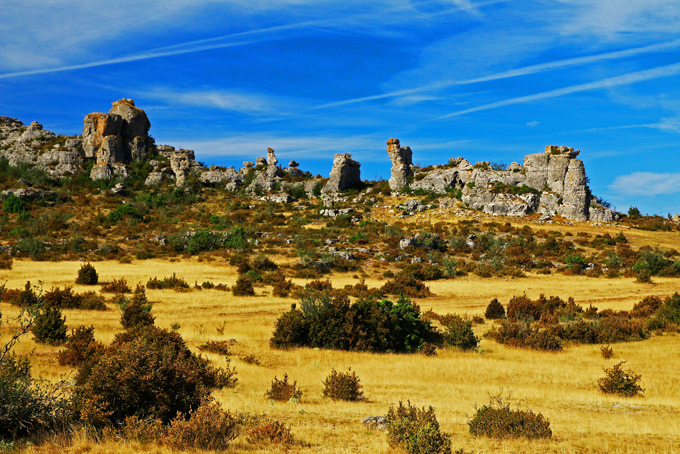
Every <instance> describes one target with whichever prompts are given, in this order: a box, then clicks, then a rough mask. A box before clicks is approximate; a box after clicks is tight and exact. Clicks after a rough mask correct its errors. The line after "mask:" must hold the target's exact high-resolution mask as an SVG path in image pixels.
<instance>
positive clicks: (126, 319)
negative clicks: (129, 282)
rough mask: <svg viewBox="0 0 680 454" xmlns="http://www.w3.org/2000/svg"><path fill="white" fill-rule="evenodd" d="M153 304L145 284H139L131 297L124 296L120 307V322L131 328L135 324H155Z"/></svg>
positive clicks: (126, 327)
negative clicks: (147, 296)
mask: <svg viewBox="0 0 680 454" xmlns="http://www.w3.org/2000/svg"><path fill="white" fill-rule="evenodd" d="M151 306H152V304H151V303H150V302H149V300H147V299H146V291H145V290H144V286H143V285H137V288H135V293H134V294H133V295H132V298H131V299H129V300H128V299H127V298H122V302H121V303H120V309H121V310H122V311H123V313H122V314H121V316H120V324H121V325H123V328H125V329H129V328H134V327H135V326H149V325H153V324H154V320H155V317H154V316H153V315H151Z"/></svg>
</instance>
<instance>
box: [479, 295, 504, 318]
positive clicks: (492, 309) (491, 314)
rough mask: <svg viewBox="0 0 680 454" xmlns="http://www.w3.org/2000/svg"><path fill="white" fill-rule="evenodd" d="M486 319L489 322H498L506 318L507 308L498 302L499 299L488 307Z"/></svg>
mask: <svg viewBox="0 0 680 454" xmlns="http://www.w3.org/2000/svg"><path fill="white" fill-rule="evenodd" d="M484 317H486V318H487V319H489V320H498V319H502V318H505V308H504V307H503V305H502V304H501V303H500V301H498V298H494V299H492V300H491V302H490V303H489V305H488V306H486V312H484Z"/></svg>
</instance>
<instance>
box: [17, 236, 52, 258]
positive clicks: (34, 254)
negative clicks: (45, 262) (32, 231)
mask: <svg viewBox="0 0 680 454" xmlns="http://www.w3.org/2000/svg"><path fill="white" fill-rule="evenodd" d="M12 249H13V250H14V251H15V252H17V253H21V254H26V255H28V256H29V257H31V258H32V259H40V258H41V257H42V255H43V253H44V252H45V245H44V244H43V242H42V241H39V240H36V239H35V238H33V237H29V238H22V239H20V240H19V241H17V242H16V243H14V246H12Z"/></svg>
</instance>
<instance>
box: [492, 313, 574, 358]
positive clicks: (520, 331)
mask: <svg viewBox="0 0 680 454" xmlns="http://www.w3.org/2000/svg"><path fill="white" fill-rule="evenodd" d="M484 336H485V337H488V338H491V339H493V340H495V341H496V342H498V343H499V344H505V345H509V346H511V347H518V348H531V349H534V350H545V351H558V350H562V348H563V347H562V340H561V339H560V338H559V337H557V336H555V335H554V334H551V333H549V332H548V331H546V330H543V329H540V328H538V327H532V326H531V325H530V324H528V323H525V322H511V321H509V320H504V321H503V323H502V324H501V325H500V326H499V327H496V326H494V327H492V328H491V329H490V330H489V331H487V332H486V334H485V335H484Z"/></svg>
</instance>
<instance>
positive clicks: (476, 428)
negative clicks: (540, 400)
mask: <svg viewBox="0 0 680 454" xmlns="http://www.w3.org/2000/svg"><path fill="white" fill-rule="evenodd" d="M468 426H469V427H470V434H471V435H474V436H476V437H479V436H485V437H492V438H519V437H526V438H551V437H552V430H550V422H549V421H548V420H547V419H546V418H545V417H544V416H543V415H542V414H540V413H538V414H536V413H534V412H532V411H531V410H520V409H516V410H513V409H511V408H510V404H509V403H506V402H504V401H503V399H502V398H501V397H500V395H498V396H492V397H491V402H490V403H489V404H487V405H483V406H482V407H481V408H477V411H476V412H475V414H474V415H473V416H472V418H471V419H470V420H469V421H468Z"/></svg>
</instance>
